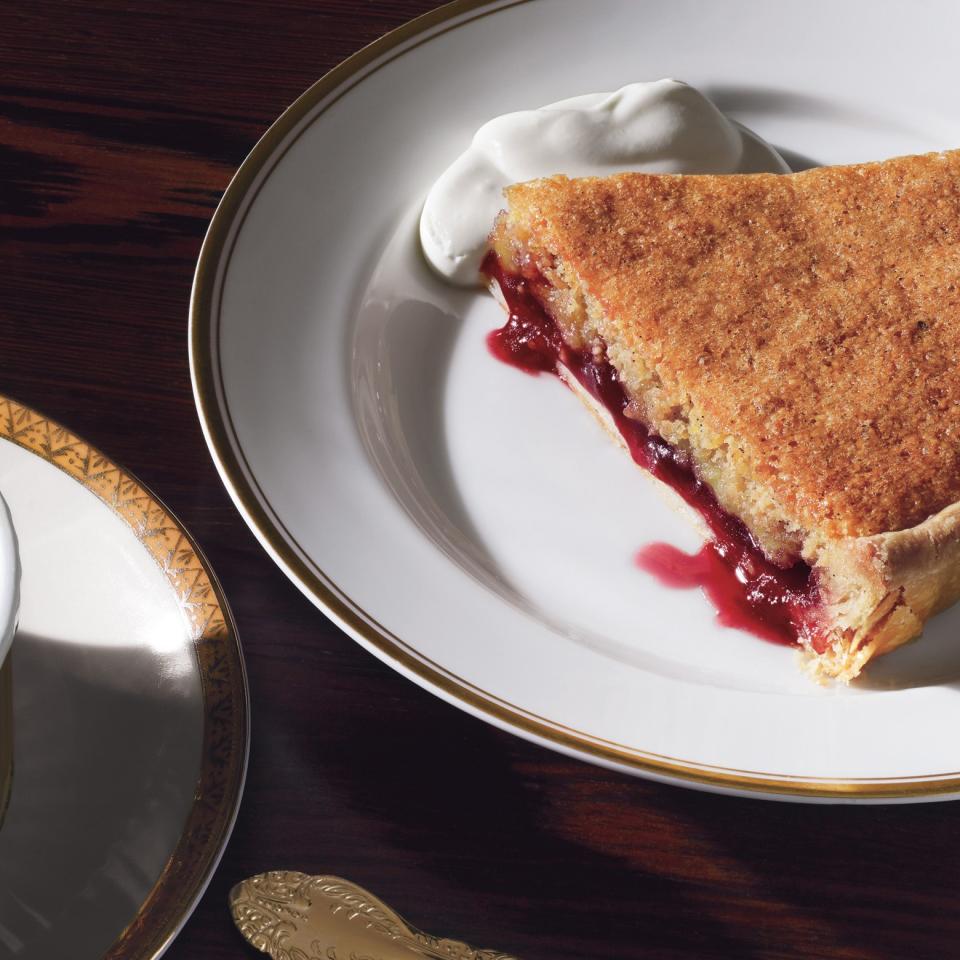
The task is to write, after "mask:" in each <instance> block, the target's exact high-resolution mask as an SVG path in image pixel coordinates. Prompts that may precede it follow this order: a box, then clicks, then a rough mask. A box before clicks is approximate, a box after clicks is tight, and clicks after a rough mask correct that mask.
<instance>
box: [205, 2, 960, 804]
mask: <svg viewBox="0 0 960 960" xmlns="http://www.w3.org/2000/svg"><path fill="white" fill-rule="evenodd" d="M919 9H921V10H922V15H920V13H918V8H915V7H912V6H910V5H908V4H906V3H889V4H878V3H876V2H875V0H869V2H868V0H857V2H847V3H844V4H836V3H835V2H833V0H815V2H808V3H805V4H802V5H796V4H793V5H787V4H773V3H769V2H766V0H737V2H727V3H723V4H706V3H702V2H698V0H669V2H667V0H662V2H660V0H658V2H647V3H642V4H638V3H635V2H633V0H602V2H594V3H590V4H585V3H582V2H580V0H532V2H530V0H528V2H521V3H495V4H487V5H483V6H481V5H478V4H474V3H465V4H464V3H460V4H453V5H451V6H449V7H446V8H443V9H441V10H439V11H437V12H435V13H433V14H430V15H428V16H426V17H424V18H421V20H419V21H415V22H414V23H413V24H410V25H407V26H406V27H404V28H402V29H401V30H400V31H397V32H395V33H394V34H391V35H389V36H388V37H385V38H384V39H383V40H381V41H379V42H378V43H376V44H374V45H373V46H372V47H368V48H367V49H365V50H363V51H361V52H360V53H359V54H357V55H356V56H355V57H353V58H351V59H350V60H348V61H347V62H346V63H344V64H342V65H341V66H340V67H338V68H337V69H336V70H334V71H333V72H332V73H330V74H328V75H327V76H326V77H325V78H324V79H323V80H321V81H320V82H319V83H317V84H316V85H315V86H314V87H313V88H311V89H310V90H309V91H307V93H305V94H304V95H303V96H302V97H301V98H300V99H299V100H298V101H297V102H296V103H295V104H294V105H293V106H292V107H291V108H290V110H288V111H287V112H286V113H285V114H284V115H283V116H282V117H281V118H280V119H279V120H278V121H277V123H276V124H275V125H274V126H273V127H272V128H271V129H270V131H269V132H268V133H267V134H266V136H265V137H264V138H263V140H261V142H260V143H259V144H258V145H257V147H256V148H255V149H254V150H253V152H252V153H251V155H250V157H249V158H248V159H247V161H246V162H245V163H244V165H243V166H242V167H241V169H240V171H239V173H238V174H237V176H236V178H235V180H234V181H233V183H232V184H231V186H230V188H229V189H228V191H227V193H226V195H225V197H224V199H223V202H222V204H221V206H220V209H219V210H218V211H217V214H216V217H215V218H214V221H213V223H212V225H211V228H210V232H209V234H208V236H207V239H206V242H205V244H204V249H203V253H202V255H201V258H200V262H199V265H198V269H197V277H196V281H195V286H194V295H193V303H192V317H191V323H192V329H191V359H192V364H193V376H194V388H195V393H196V398H197V403H198V407H199V410H200V416H201V420H202V421H203V424H204V429H205V432H206V434H207V439H208V442H209V444H210V447H211V450H212V451H213V454H214V457H215V459H216V461H217V463H218V466H219V469H220V471H221V475H222V476H223V479H224V481H225V483H226V485H227V487H228V488H229V489H230V491H231V493H232V495H233V497H234V500H235V502H236V503H237V505H238V506H239V508H240V509H241V511H242V512H243V514H244V516H245V518H246V519H247V521H248V523H249V524H250V526H251V528H252V529H253V530H254V532H255V533H256V534H257V536H258V537H259V538H260V540H261V542H262V543H263V545H264V547H265V548H266V549H267V550H268V551H269V552H270V554H271V555H272V556H273V557H274V559H275V560H276V561H277V563H278V564H279V565H280V566H281V567H282V568H283V569H284V570H285V571H286V572H287V574H288V575H289V576H290V577H291V579H292V580H293V581H294V582H295V583H297V584H298V585H299V586H300V588H301V589H302V590H303V591H304V592H305V593H306V594H307V595H308V596H310V597H311V598H312V599H313V600H314V601H315V602H316V603H317V605H318V606H319V607H321V608H322V609H323V610H325V611H326V612H327V613H328V614H329V615H330V616H331V617H332V618H333V619H334V620H336V621H337V622H338V623H339V624H340V625H341V626H343V627H344V629H346V630H347V631H349V632H350V633H351V634H352V635H353V636H354V637H355V638H356V639H357V640H359V641H360V642H361V643H363V644H364V645H365V646H367V647H368V648H369V649H371V650H372V651H373V652H375V653H376V654H377V655H379V656H381V657H382V658H384V659H385V660H387V661H388V662H390V663H391V664H393V665H394V666H395V667H396V668H397V669H398V670H400V671H401V672H402V673H404V674H406V675H407V676H409V677H411V678H412V679H414V680H416V681H417V682H418V683H421V684H423V685H424V686H426V687H427V688H429V689H431V690H433V691H435V692H436V693H438V694H440V695H441V696H443V697H445V698H447V699H449V700H451V701H453V702H455V703H457V704H458V705H460V706H462V707H463V708H464V709H467V710H469V711H471V712H473V713H476V714H478V715H480V716H483V717H485V718H487V719H489V720H491V721H492V722H494V723H497V724H498V725H500V726H503V727H506V728H508V729H511V730H513V731H515V732H517V733H519V734H521V735H523V736H526V737H529V738H530V739H533V740H537V741H539V742H542V743H546V744H548V745H550V746H553V747H555V748H557V749H559V750H562V751H564V752H567V753H571V754H574V755H576V756H580V757H583V758H585V759H589V760H594V761H597V762H601V763H605V764H608V765H611V766H615V767H618V768H620V769H625V770H630V771H634V772H638V773H642V774H645V775H648V776H651V777H655V778H658V779H664V780H670V781H673V782H682V783H687V784H694V785H698V786H702V787H706V788H710V789H717V790H725V791H728V792H734V793H760V794H762V795H772V796H779V797H795V798H796V797H804V798H811V799H814V798H821V799H823V798H826V799H832V800H854V799H859V800H898V799H899V800H916V799H928V798H934V797H948V796H957V795H960V742H958V741H957V739H956V738H955V737H953V736H950V735H947V731H950V730H953V729H955V727H956V725H957V724H958V723H960V688H958V680H960V643H956V642H955V641H956V640H957V633H958V627H960V612H958V611H956V610H954V611H952V612H950V613H948V614H946V615H944V616H941V617H940V618H938V619H937V620H936V621H934V623H932V624H931V626H930V629H929V630H928V635H927V636H926V638H925V639H924V640H923V642H922V643H921V644H918V645H916V646H914V647H912V648H909V649H905V650H903V651H901V652H899V653H897V654H894V655H892V656H891V657H889V658H887V659H886V660H884V661H881V662H878V663H877V664H876V665H875V666H874V667H872V668H871V672H870V675H869V677H868V678H866V679H865V680H864V681H863V682H862V683H859V684H858V685H856V686H855V687H852V688H850V689H821V688H818V687H816V686H814V685H812V684H811V683H810V682H809V681H807V680H806V679H804V678H802V677H801V676H800V674H799V672H798V670H797V665H796V663H795V655H794V653H793V651H791V650H789V649H787V648H783V647H777V646H772V645H767V644H764V643H763V642H761V641H759V640H756V639H755V638H753V637H751V636H747V635H745V634H742V633H739V632H736V631H733V630H727V629H722V628H720V627H718V626H717V625H716V624H715V622H714V614H713V611H712V610H711V608H710V606H709V604H708V602H707V601H706V600H705V599H703V598H702V597H701V596H700V595H699V594H695V593H684V592H672V591H670V590H667V589H664V588H662V587H660V586H658V585H657V584H656V583H654V582H653V581H652V580H651V579H649V578H648V577H647V576H646V575H645V574H643V573H641V572H640V571H638V570H637V569H636V568H635V567H634V566H633V564H632V562H631V558H632V556H633V555H634V553H635V551H636V550H637V549H638V548H639V547H641V546H642V545H644V544H645V543H648V542H650V541H652V540H667V541H669V542H672V543H675V544H678V545H680V546H682V547H685V548H688V549H689V548H693V547H695V546H696V544H697V542H698V538H697V534H696V533H695V531H694V527H693V526H692V525H691V524H690V523H689V522H688V520H687V519H686V518H684V517H682V516H680V514H679V513H678V512H677V511H674V510H672V509H669V508H667V507H666V506H665V503H667V502H668V500H669V498H665V495H664V494H663V493H662V491H661V490H660V489H659V488H658V487H657V486H656V485H655V484H654V483H652V482H651V481H649V480H648V479H647V478H646V477H645V476H644V475H643V474H642V473H641V472H639V471H638V470H637V469H636V468H635V467H634V466H633V465H632V463H631V462H630V461H629V460H628V459H627V458H626V457H625V456H623V454H621V453H620V452H619V451H618V450H617V449H616V448H615V447H614V445H612V444H611V443H609V441H608V440H607V438H606V437H605V436H604V435H602V433H601V431H599V430H598V429H597V427H596V426H595V425H594V423H593V421H592V420H591V418H590V417H589V416H587V415H586V414H585V413H584V412H583V411H582V410H581V408H580V407H579V404H578V403H577V402H576V400H575V399H574V398H573V397H572V396H571V395H570V394H569V393H568V392H567V391H566V390H565V389H564V388H563V387H562V386H561V385H560V384H559V382H557V381H556V380H555V379H553V378H549V377H539V378H537V377H528V376H524V375H523V374H521V373H519V372H517V371H516V370H514V369H512V368H510V367H507V366H504V365H502V364H499V363H498V362H496V361H495V360H493V359H492V358H491V357H490V355H489V354H488V353H487V351H486V349H485V347H484V339H483V338H484V335H485V333H486V332H487V331H488V330H490V329H491V328H493V327H495V326H498V325H499V324H500V323H501V322H502V321H501V317H500V314H499V310H498V308H497V307H496V306H495V304H494V303H493V301H492V300H491V299H490V298H488V297H486V296H485V295H481V294H473V293H470V292H463V291H457V290H454V289H452V288H449V287H447V286H445V285H444V284H442V283H440V282H439V281H437V280H435V279H434V278H433V277H432V276H431V275H430V274H429V272H428V271H427V270H426V269H425V267H424V266H423V263H422V261H421V259H420V256H419V253H418V249H417V246H416V241H415V223H416V215H417V211H418V208H419V204H420V203H421V201H422V198H423V196H424V194H425V192H426V190H427V189H428V187H429V186H430V184H431V182H432V181H433V180H434V178H435V177H436V176H437V175H438V174H439V173H440V172H441V171H442V170H443V169H444V167H445V166H446V165H447V163H449V162H450V160H451V159H453V158H454V157H455V156H456V155H457V153H458V152H459V151H460V150H461V149H462V148H463V147H464V145H465V144H466V143H467V142H468V139H469V137H470V136H471V134H472V132H473V131H474V130H475V129H476V127H477V126H479V125H480V124H481V123H482V122H483V121H484V120H487V119H489V118H490V117H493V116H495V115H497V114H501V113H504V112H506V111H509V110H516V109H520V108H524V107H535V106H539V105H541V104H544V103H550V102H553V101H556V100H560V99H562V98H564V97H569V96H573V95H576V94H581V93H588V92H595V91H602V90H612V89H615V88H617V87H619V86H621V85H623V84H625V83H628V82H630V81H634V80H652V79H657V78H659V77H663V76H673V77H677V78H680V79H684V80H687V81H689V82H691V83H693V84H695V85H696V86H698V87H700V88H701V89H702V90H704V91H705V92H706V93H707V94H709V95H710V96H711V97H713V99H714V100H715V101H716V102H717V103H718V104H719V106H720V107H721V108H722V109H723V110H725V111H726V112H727V113H729V114H730V115H732V116H733V117H734V118H735V119H737V120H740V121H742V122H744V123H746V124H747V125H748V126H750V127H752V128H753V129H754V130H756V131H757V132H758V133H759V134H761V135H762V136H763V137H764V138H766V139H767V140H768V141H770V142H772V143H773V144H775V145H776V146H778V147H779V148H781V149H782V152H783V153H784V155H785V156H786V157H787V158H788V159H789V160H790V161H791V162H792V163H793V164H794V165H795V166H797V167H800V166H804V165H810V164H812V163H833V162H841V161H861V160H868V159H876V158H881V157H887V156H891V155H895V154H900V153H909V152H916V151H924V150H931V149H937V148H943V147H949V146H957V145H960V122H958V121H960V110H958V109H957V107H956V101H955V89H956V83H955V81H956V80H957V68H956V56H955V36H956V30H957V28H960V13H958V11H957V9H956V8H955V7H954V6H953V5H952V4H951V3H949V2H941V3H928V4H924V5H923V7H922V8H919Z"/></svg>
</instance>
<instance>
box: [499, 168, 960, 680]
mask: <svg viewBox="0 0 960 960" xmlns="http://www.w3.org/2000/svg"><path fill="white" fill-rule="evenodd" d="M507 198H508V203H509V211H508V213H506V214H504V215H502V216H501V219H500V221H498V225H497V227H496V229H495V231H494V234H493V243H494V247H495V249H496V250H497V252H498V254H499V256H500V258H501V260H504V261H505V262H507V263H509V264H510V265H511V269H515V270H523V269H525V267H527V266H529V265H530V264H533V265H534V266H535V271H534V272H535V273H537V274H539V275H542V276H543V277H544V278H545V281H544V289H542V290H541V291H540V295H541V299H543V300H544V302H545V303H546V304H547V306H548V308H549V309H550V312H551V313H552V314H553V315H554V318H555V319H556V320H557V322H558V324H559V325H560V327H561V330H562V331H563V333H564V335H565V337H566V339H567V340H568V342H570V343H571V344H572V345H574V346H578V347H583V346H590V345H594V346H595V345H596V344H601V345H602V347H603V349H605V351H606V353H607V356H608V359H609V360H610V361H611V362H612V363H613V365H614V366H615V367H616V369H617V371H618V373H619V374H620V378H621V381H622V383H623V384H624V387H625V389H626V390H627V393H628V395H629V396H630V397H631V398H633V399H634V401H635V404H634V406H635V410H634V414H635V415H636V416H637V417H638V418H639V419H641V420H644V421H645V422H646V423H647V424H648V425H649V426H651V427H652V428H653V429H655V430H657V431H658V432H660V433H661V434H662V435H663V436H665V438H666V439H668V440H669V441H670V442H671V443H674V444H676V445H678V446H681V447H683V448H684V449H688V450H690V451H691V452H692V457H693V460H694V463H695V465H696V467H697V469H698V471H699V472H700V473H701V475H702V476H703V477H704V479H706V480H707V481H708V482H709V483H710V484H711V486H712V487H713V488H714V490H715V492H716V493H717V496H718V500H719V501H720V502H721V504H722V505H723V506H724V507H725V508H726V509H728V510H729V511H730V512H732V513H734V514H736V515H738V516H740V517H741V519H743V520H744V521H745V522H746V523H747V525H748V527H749V528H750V529H751V531H752V532H753V533H754V534H755V535H756V536H757V538H758V540H759V541H760V543H761V544H762V546H763V547H764V549H765V551H766V552H767V553H768V555H770V556H771V557H772V558H773V559H775V560H777V561H779V562H783V563H787V562H789V561H790V560H791V559H794V558H796V557H797V556H802V557H803V558H804V559H805V560H807V561H808V562H809V563H811V564H812V565H813V566H814V569H815V571H816V572H817V573H818V575H819V577H820V580H821V584H822V587H823V592H824V595H825V600H826V604H825V614H826V616H827V618H828V621H829V623H828V626H829V642H828V643H827V644H826V649H825V650H824V652H822V654H821V655H819V656H818V657H817V658H816V665H817V669H819V670H821V671H823V672H825V673H827V674H830V675H834V676H840V677H842V678H844V679H848V678H849V677H852V676H855V675H856V673H857V672H859V670H860V669H861V668H862V666H863V663H865V662H866V660H867V659H869V657H870V656H871V655H875V654H877V653H881V652H887V651H888V650H890V649H893V648H894V647H895V646H898V645H899V644H901V643H903V642H905V641H906V640H908V639H910V638H911V637H913V636H915V635H916V634H917V633H918V632H919V631H920V629H921V627H922V624H923V622H924V620H925V619H926V618H927V617H929V616H930V615H932V613H934V612H936V611H937V610H939V609H942V608H943V607H944V606H947V605H949V604H950V603H952V602H953V601H954V600H955V599H957V597H958V595H960V520H958V517H960V513H958V510H960V507H958V506H957V504H956V502H957V501H960V443H958V442H957V438H958V437H960V151H954V152H949V153H942V154H931V155H925V156H920V157H906V158H898V159H895V160H890V161H885V162H882V163H876V164H863V165H855V166H847V167H832V168H820V169H816V170H811V171H807V172H804V173H801V174H793V175H785V176H784V175H767V174H759V175H747V176H736V175H733V176H722V177H719V176H682V177H681V176H654V175H644V174H622V175H618V176H614V177H606V178H585V179H580V180H568V179H566V178H564V177H555V178H550V179H547V180H539V181H533V182H531V183H527V184H519V185H516V186H513V187H510V188H508V190H507Z"/></svg>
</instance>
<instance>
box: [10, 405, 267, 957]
mask: <svg viewBox="0 0 960 960" xmlns="http://www.w3.org/2000/svg"><path fill="white" fill-rule="evenodd" d="M0 439H2V440H7V441H9V442H11V443H15V444H17V446H20V447H23V448H24V449H25V450H28V451H29V452H30V453H33V454H35V455H36V456H38V457H40V459H42V460H44V461H46V462H47V463H50V464H52V465H53V466H55V467H57V468H59V469H60V470H62V471H63V472H64V473H66V474H68V475H69V476H71V477H73V479H74V480H76V481H78V482H79V483H81V484H82V485H83V486H84V487H85V488H86V489H87V490H89V491H90V492H91V493H92V494H94V495H95V496H96V497H97V498H98V499H99V500H101V501H102V502H103V503H104V504H105V505H106V506H107V507H109V508H110V510H112V511H113V513H114V514H116V515H117V516H118V517H119V518H120V519H121V520H122V521H123V522H124V523H125V524H126V525H127V526H128V527H129V528H130V529H131V531H132V532H133V534H134V535H135V536H136V538H137V540H139V542H140V543H141V544H142V545H143V547H144V548H145V549H146V550H147V552H148V553H149V554H150V555H151V557H153V559H154V560H155V561H156V563H157V565H158V566H159V567H160V569H161V571H162V572H163V574H164V576H165V577H166V579H167V581H168V582H169V584H170V586H171V588H172V589H173V590H174V592H175V593H176V596H177V600H178V602H179V605H180V608H181V610H182V611H183V612H184V615H185V617H186V619H187V622H188V624H189V627H190V634H191V639H192V641H193V646H194V651H195V653H196V657H197V669H198V671H199V674H200V682H201V689H202V693H203V742H202V746H201V751H200V772H199V776H198V778H197V783H196V788H195V792H194V798H193V804H192V805H191V807H190V811H189V813H188V814H187V819H186V822H185V823H184V826H183V832H182V833H181V836H180V840H179V841H178V843H177V846H176V848H175V849H174V851H173V853H172V854H171V855H170V857H169V859H168V860H167V863H166V865H165V866H164V868H163V870H162V872H161V874H160V877H159V878H158V879H157V882H156V883H155V884H154V885H153V888H152V889H151V891H150V893H149V894H148V895H147V898H146V899H145V900H144V902H143V904H142V905H141V907H140V909H139V910H138V911H137V914H136V916H135V917H134V918H133V919H132V920H131V922H130V923H129V925H128V926H127V928H126V929H125V930H124V931H123V932H122V933H121V934H120V937H119V938H118V939H117V941H116V942H115V943H114V945H113V946H112V947H111V948H110V949H109V950H108V951H107V953H106V954H105V956H104V960H121V958H122V960H153V958H155V957H157V956H159V955H160V954H161V953H162V952H163V951H164V950H165V949H166V947H167V946H168V945H169V943H170V941H171V940H172V939H173V937H174V936H175V935H176V933H177V931H178V930H179V929H180V927H181V926H182V925H183V922H184V921H185V920H186V918H187V916H188V915H189V913H190V911H191V909H192V908H193V906H194V904H195V903H196V901H197V899H199V897H200V895H201V894H202V892H203V890H204V889H205V887H206V885H207V882H208V881H209V879H210V877H211V875H212V874H213V870H214V868H215V867H216V865H217V861H218V860H219V858H220V854H221V853H222V851H223V847H224V845H225V844H226V840H227V837H228V836H229V834H230V830H231V829H232V827H233V821H234V818H235V816H236V812H237V807H238V805H239V801H240V793H241V791H242V789H243V780H244V775H245V773H246V765H247V745H248V743H249V739H250V730H249V710H248V706H247V704H248V694H247V678H246V671H245V668H244V663H243V656H242V654H241V652H240V644H239V640H238V639H237V631H236V627H235V625H234V623H233V618H232V616H231V615H230V610H229V608H228V607H227V603H226V600H225V598H224V596H223V592H222V591H221V589H220V584H219V583H218V582H217V579H216V577H215V576H214V574H213V572H212V571H211V570H210V568H209V566H208V565H207V562H206V560H205V559H204V557H203V555H202V554H201V552H200V549H199V547H198V546H197V545H196V543H194V541H193V539H192V538H191V537H190V535H189V534H188V533H187V531H186V530H185V529H184V528H183V526H182V525H181V524H180V523H179V522H178V521H177V520H176V518H174V517H173V515H172V514H171V513H170V512H169V511H168V510H167V509H166V507H164V505H163V504H162V503H161V502H160V501H159V500H157V498H156V497H154V496H153V494H152V493H150V492H149V491H148V490H147V489H146V487H144V486H143V485H142V484H141V483H139V482H138V481H137V480H136V479H135V478H134V477H133V476H131V475H130V474H129V473H127V472H126V471H125V470H123V469H121V468H120V467H119V466H117V465H116V464H115V463H114V462H113V461H111V460H110V459H108V458H107V457H106V456H104V455H103V454H102V453H100V451H99V450H97V449H95V448H94V447H92V446H90V444H88V443H87V442H86V441H84V440H81V439H80V438H79V437H78V436H76V435H75V434H73V433H71V432H70V431H69V430H67V429H66V428H65V427H62V426H60V425H59V424H58V423H55V422H53V421H52V420H48V419H47V418H46V417H44V416H43V415H42V414H39V413H37V412H36V411H35V410H31V409H30V408H29V407H25V406H23V405H22V404H19V403H17V402H16V401H14V400H11V399H9V398H7V397H2V396H0ZM15 655H16V641H14V644H13V650H11V656H9V657H8V658H7V662H8V664H9V661H10V660H12V659H13V657H15ZM9 679H10V678H9V669H8V668H7V667H5V668H4V669H3V670H0V687H2V684H3V683H4V682H7V683H9ZM6 700H7V704H8V705H9V703H10V701H11V700H12V698H10V697H7V698H6ZM3 702H4V692H3V690H2V689H0V707H2V705H3ZM3 725H4V719H3V714H2V710H0V808H2V785H3V784H2V781H3V763H4V761H3V752H4V743H5V742H4V740H3Z"/></svg>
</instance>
